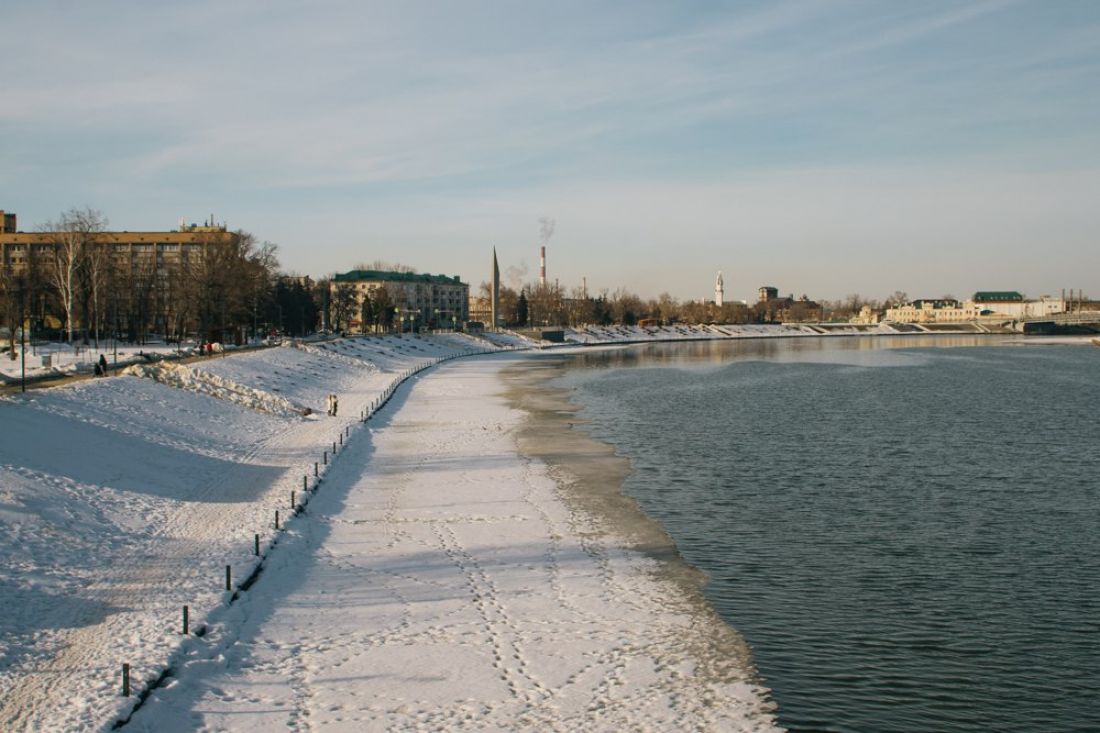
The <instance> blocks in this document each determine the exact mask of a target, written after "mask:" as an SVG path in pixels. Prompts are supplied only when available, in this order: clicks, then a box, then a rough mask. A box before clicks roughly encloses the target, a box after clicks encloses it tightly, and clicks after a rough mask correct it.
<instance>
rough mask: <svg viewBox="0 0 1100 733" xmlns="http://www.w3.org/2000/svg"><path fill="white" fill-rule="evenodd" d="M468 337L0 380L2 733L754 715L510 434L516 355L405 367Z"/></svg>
mask: <svg viewBox="0 0 1100 733" xmlns="http://www.w3.org/2000/svg"><path fill="white" fill-rule="evenodd" d="M484 349H485V343H484V342H480V341H478V340H474V339H469V338H466V337H461V336H458V335H455V336H445V337H432V336H427V337H416V338H410V337H405V338H398V337H388V338H377V337H376V338H370V339H363V338H359V339H343V340H339V341H334V342H329V343H326V344H324V345H322V346H317V345H314V346H310V347H308V348H304V349H302V348H295V347H283V348H276V349H268V350H264V351H258V352H250V353H245V354H239V355H232V356H227V357H225V358H215V359H211V360H207V361H203V362H198V363H195V364H191V365H189V366H188V371H189V373H190V377H188V378H187V379H183V380H181V382H180V384H179V386H182V387H185V388H184V389H180V388H177V387H173V386H170V385H169V384H167V383H164V382H163V381H155V380H153V379H145V378H139V377H135V376H119V377H114V378H109V379H100V380H94V381H86V382H83V383H80V384H76V385H71V386H66V387H59V388H53V389H47V390H40V391H32V392H28V393H27V394H26V395H17V396H11V397H6V398H0V415H2V416H3V419H2V420H0V560H2V562H0V600H2V601H3V603H4V607H5V613H4V614H0V690H3V694H2V696H0V730H5V731H20V730H59V731H71V730H105V729H110V728H111V727H112V726H113V725H114V724H115V722H116V721H118V720H124V719H127V718H128V717H129V716H131V715H132V716H133V717H132V718H131V719H130V722H129V723H128V724H127V726H126V727H127V728H129V729H132V730H142V731H144V730H149V731H153V730H155V731H173V730H234V731H236V730H241V731H267V730H272V729H291V730H309V729H313V728H315V727H321V726H324V727H326V728H331V729H332V730H337V731H339V730H347V731H360V730H378V731H381V730H540V731H541V730H559V731H569V730H607V731H612V730H772V729H774V728H773V726H774V723H773V721H772V717H771V714H770V713H769V712H768V705H767V704H766V703H765V702H764V698H763V693H762V691H761V690H760V689H758V688H757V687H755V686H754V685H752V684H751V683H750V682H749V681H747V680H741V679H739V680H734V681H729V680H724V681H723V680H714V679H707V678H704V677H703V676H701V675H697V674H696V673H695V672H696V660H695V659H693V657H692V656H691V654H690V653H689V651H688V649H686V648H685V646H684V644H683V641H682V639H683V637H684V635H685V632H686V631H687V630H688V629H690V628H691V627H692V625H693V622H694V618H693V616H692V614H691V612H690V609H689V608H688V607H687V604H684V603H679V602H677V599H676V598H675V594H674V593H672V592H671V591H670V587H667V586H664V585H662V584H661V583H660V582H659V581H658V580H657V579H656V578H655V577H654V576H653V574H652V573H650V572H649V571H650V569H651V567H652V561H650V560H648V559H646V558H644V557H643V556H641V555H638V554H636V553H633V552H630V551H627V550H624V549H621V547H620V546H619V545H617V544H616V543H615V542H614V541H597V540H594V539H592V538H593V537H594V534H593V533H592V532H590V531H589V530H590V526H589V521H590V520H589V519H588V518H586V517H582V516H576V515H575V514H572V513H570V512H569V511H568V510H567V508H566V505H565V504H564V503H563V502H562V501H561V500H560V499H559V498H558V495H557V493H556V485H555V483H554V481H553V480H552V479H551V478H550V477H549V475H548V473H547V467H546V466H545V465H543V464H541V463H540V462H538V461H534V460H531V459H527V458H524V457H522V456H521V455H519V454H518V452H517V450H516V447H515V433H514V431H515V429H516V428H517V426H518V425H519V423H520V421H521V420H522V418H523V415H522V413H519V412H517V411H515V410H512V409H511V408H510V407H509V406H508V405H507V403H506V402H505V401H504V399H503V397H502V396H500V394H499V393H500V392H501V391H502V387H501V385H500V382H499V379H498V376H497V372H498V370H499V369H500V368H501V366H502V364H503V363H505V362H506V360H514V359H516V358H519V357H507V356H503V355H500V356H490V357H484V358H478V359H473V360H462V361H452V362H447V363H442V364H439V365H438V366H436V367H435V368H434V369H431V370H428V371H420V372H419V374H418V375H413V374H412V372H413V371H414V370H416V369H427V367H429V366H431V365H432V364H434V363H435V362H437V361H438V360H441V359H446V358H448V357H452V356H456V355H463V354H469V353H474V352H477V351H482V350H484ZM196 374H201V375H204V376H200V377H195V375H196ZM406 376H408V377H409V380H408V381H407V382H406V384H405V386H403V387H401V388H400V390H398V391H397V392H396V394H395V395H394V397H393V399H392V400H391V401H390V402H389V403H388V404H386V405H384V406H380V408H379V410H378V411H377V412H376V413H375V414H374V415H373V416H372V417H371V419H370V420H369V421H367V422H361V421H360V419H359V418H360V417H361V416H362V415H363V414H364V412H369V411H370V409H371V408H372V407H374V406H378V402H379V401H380V399H381V398H383V397H387V396H388V395H389V392H390V391H391V390H393V389H394V385H395V380H399V379H402V378H405V377H406ZM195 385H206V386H200V387H196V386H195ZM210 385H213V386H210ZM247 390H252V391H253V392H254V393H255V394H254V395H253V396H254V397H255V400H251V401H250V400H248V399H244V398H243V397H239V396H240V395H247V394H249V392H247ZM330 392H336V393H337V394H338V395H339V397H340V405H341V409H340V415H339V416H338V417H329V416H327V415H324V414H323V411H321V410H320V409H319V408H320V407H321V406H322V405H323V404H324V395H326V394H328V393H330ZM234 395H237V396H238V397H237V398H234ZM265 395H266V396H267V397H264V396H265ZM268 397H271V398H275V397H277V398H279V399H284V400H286V401H287V402H288V403H289V404H292V405H294V406H295V407H298V406H303V405H304V406H308V407H311V408H313V409H314V410H315V411H320V413H321V414H317V413H316V412H315V414H312V415H309V416H302V415H300V414H299V413H298V412H296V411H294V410H289V411H288V410H281V411H280V410H271V409H268V407H269V406H270V405H271V404H274V403H277V400H275V401H274V402H272V401H271V400H269V399H268ZM334 444H336V445H335V448H336V453H335V455H333V447H334ZM315 462H316V464H319V465H316V469H317V473H318V474H319V477H318V478H314V469H315ZM303 480H304V481H305V484H306V486H308V487H309V491H308V492H307V491H304V490H303ZM291 492H295V497H294V498H295V499H296V501H297V503H305V502H308V505H307V508H306V510H305V512H304V513H303V514H300V515H297V516H295V517H294V518H293V519H292V520H291V521H290V522H289V524H287V523H286V519H287V517H288V515H289V514H290V506H291V503H290V502H291ZM276 511H279V512H280V514H281V521H282V528H281V529H280V530H276V529H275V527H274V514H275V512H276ZM256 534H258V535H259V536H260V548H261V553H262V555H263V558H262V563H263V565H262V574H261V575H260V576H259V577H258V580H257V581H256V582H255V584H254V585H252V586H251V587H250V588H249V589H248V590H237V586H238V585H239V583H240V582H241V581H242V580H243V579H244V578H246V577H247V576H248V575H249V574H250V573H251V572H252V571H253V570H254V569H255V568H256V567H257V566H258V564H259V563H260V562H261V558H257V557H255V556H254V555H253V541H254V535H256ZM227 565H228V566H229V567H230V570H231V573H232V587H233V588H234V590H235V591H236V592H235V593H234V592H227V591H226V590H225V569H226V566H227ZM234 595H236V596H237V600H235V601H233V600H232V597H233V596H234ZM185 604H186V605H188V606H189V609H190V623H191V629H190V630H191V632H192V633H191V634H190V635H188V636H183V635H182V634H181V628H180V626H181V611H182V607H183V606H184V605H185ZM198 630H201V631H202V632H203V633H202V635H201V637H200V636H198V635H196V633H195V632H196V631H198ZM123 663H128V664H129V665H130V669H131V675H132V680H133V687H134V690H133V692H132V693H131V696H130V697H129V698H124V697H122V696H121V694H120V687H121V682H120V670H121V666H122V664H123ZM169 668H170V669H171V675H170V676H168V677H167V678H165V680H164V682H163V684H161V685H160V686H159V687H155V688H153V687H152V683H153V681H154V680H156V679H157V678H158V677H160V676H161V675H162V674H163V673H164V671H165V670H166V669H169ZM146 688H149V689H151V692H150V693H149V696H148V699H147V700H146V701H145V702H144V704H143V705H142V706H141V707H140V708H139V709H137V710H136V711H135V706H136V704H137V695H138V693H140V692H142V691H143V690H146Z"/></svg>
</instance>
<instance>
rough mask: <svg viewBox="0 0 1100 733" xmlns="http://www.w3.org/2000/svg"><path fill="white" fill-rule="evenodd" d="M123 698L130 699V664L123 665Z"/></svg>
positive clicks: (124, 663)
mask: <svg viewBox="0 0 1100 733" xmlns="http://www.w3.org/2000/svg"><path fill="white" fill-rule="evenodd" d="M122 696H123V697H130V664H129V663H128V662H123V663H122Z"/></svg>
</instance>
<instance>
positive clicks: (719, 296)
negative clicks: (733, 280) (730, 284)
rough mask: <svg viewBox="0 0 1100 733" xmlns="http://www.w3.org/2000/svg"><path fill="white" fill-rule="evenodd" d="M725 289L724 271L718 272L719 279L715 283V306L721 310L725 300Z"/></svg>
mask: <svg viewBox="0 0 1100 733" xmlns="http://www.w3.org/2000/svg"><path fill="white" fill-rule="evenodd" d="M725 294H726V291H725V288H724V287H723V284H722V271H721V270H719V271H718V279H717V280H716V281H715V283H714V304H715V305H716V306H718V307H719V308H721V307H722V303H723V302H724V300H725Z"/></svg>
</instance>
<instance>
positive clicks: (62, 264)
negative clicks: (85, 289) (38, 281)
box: [42, 207, 107, 343]
mask: <svg viewBox="0 0 1100 733" xmlns="http://www.w3.org/2000/svg"><path fill="white" fill-rule="evenodd" d="M106 226H107V219H106V217H104V216H103V214H102V212H99V211H96V210H95V209H92V208H87V207H86V208H84V209H69V210H68V211H66V212H65V213H63V214H62V215H61V217H60V218H59V219H58V220H57V221H56V222H48V223H46V224H45V225H44V226H43V227H42V231H43V233H45V234H47V235H49V238H50V243H51V245H52V248H51V249H52V251H51V258H52V262H51V265H52V267H51V269H50V278H51V281H52V283H51V284H52V285H53V286H54V288H55V289H56V290H57V297H58V299H59V300H60V301H61V307H62V309H63V310H64V311H65V329H66V331H67V334H68V341H69V343H72V341H73V310H74V306H75V304H76V302H77V298H78V296H79V288H80V285H81V281H80V278H81V274H82V272H81V271H82V268H84V267H86V266H87V261H86V260H87V256H88V251H89V249H90V248H91V245H92V242H93V240H94V239H95V237H96V235H97V234H99V233H100V232H102V231H103V230H104V229H105V228H106Z"/></svg>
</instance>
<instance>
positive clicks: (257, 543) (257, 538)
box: [252, 534, 260, 557]
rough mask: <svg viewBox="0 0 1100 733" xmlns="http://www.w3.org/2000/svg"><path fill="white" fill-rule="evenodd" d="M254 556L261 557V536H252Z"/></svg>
mask: <svg viewBox="0 0 1100 733" xmlns="http://www.w3.org/2000/svg"><path fill="white" fill-rule="evenodd" d="M252 554H253V555H255V556H256V557H259V556H260V535H258V534H254V535H252Z"/></svg>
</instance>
